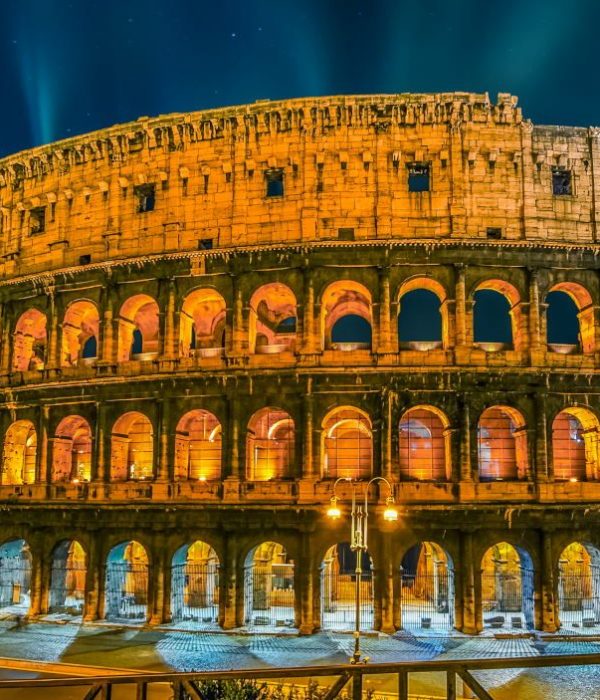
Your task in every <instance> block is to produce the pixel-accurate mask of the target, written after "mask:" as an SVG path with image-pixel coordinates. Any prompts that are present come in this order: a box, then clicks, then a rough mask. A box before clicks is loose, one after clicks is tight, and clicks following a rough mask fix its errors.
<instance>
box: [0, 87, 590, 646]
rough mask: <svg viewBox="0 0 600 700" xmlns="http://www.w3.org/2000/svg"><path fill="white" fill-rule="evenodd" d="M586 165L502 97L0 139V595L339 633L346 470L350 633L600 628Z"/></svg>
mask: <svg viewBox="0 0 600 700" xmlns="http://www.w3.org/2000/svg"><path fill="white" fill-rule="evenodd" d="M599 179H600V130H597V129H594V128H574V127H562V126H534V125H532V124H531V122H530V121H528V120H526V119H524V118H523V116H522V114H521V110H520V109H519V108H518V107H517V100H516V98H514V97H512V96H510V95H507V94H500V95H499V96H498V99H497V102H496V103H495V104H494V103H493V102H491V101H490V99H489V97H488V96H487V95H486V94H468V93H450V94H437V95H407V94H401V95H372V96H352V97H331V98H314V99H297V100H289V101H284V102H268V101H260V102H257V103H255V104H252V105H245V106H241V107H231V108H226V109H219V110H213V111H206V112H198V113H189V114H171V115H167V116H161V117H157V118H147V117H143V118H140V119H138V120H137V121H135V122H133V123H129V124H124V125H117V126H114V127H111V128H107V129H104V130H102V131H98V132H94V133H91V134H88V135H85V136H80V137H75V138H71V139H68V140H65V141H61V142H58V143H54V144H50V145H47V146H42V147H39V148H35V149H32V150H29V151H25V152H22V153H18V154H16V155H12V156H9V157H6V158H4V159H2V160H0V234H1V235H0V319H1V320H0V392H1V405H0V435H1V439H2V442H3V445H2V463H1V468H0V501H1V504H0V542H1V546H0V613H2V614H3V615H19V616H26V617H27V618H30V619H35V618H39V617H46V618H47V617H48V616H50V619H56V618H60V619H63V618H64V619H69V620H74V621H77V620H82V621H85V622H93V621H97V620H98V621H100V620H106V621H109V622H114V623H117V624H121V623H128V624H139V625H166V624H170V625H175V626H178V627H180V628H185V629H200V630H211V629H218V628H223V629H239V628H245V629H248V630H255V631H256V630H271V629H272V630H275V631H277V630H280V631H282V630H295V631H297V632H298V633H299V634H311V633H313V632H315V631H317V630H321V629H323V630H344V629H350V628H351V627H352V625H353V615H354V609H353V595H354V593H353V590H354V588H353V587H354V586H355V584H356V577H355V573H354V567H355V564H356V558H357V556H358V555H357V554H356V552H355V551H354V550H353V549H352V548H351V547H350V546H349V544H348V540H349V535H350V526H349V512H348V511H349V505H350V499H351V494H352V492H353V490H355V491H356V493H357V494H358V497H359V498H363V497H364V498H365V499H366V500H368V503H369V504H370V506H369V507H370V515H369V518H370V522H369V528H370V530H369V543H368V545H369V547H368V552H366V551H365V552H364V553H361V562H362V568H363V573H362V575H361V577H360V581H359V583H360V588H361V592H362V609H361V616H362V625H363V627H364V628H370V629H373V630H379V631H381V632H384V633H391V632H394V631H395V630H398V629H406V630H408V631H412V632H413V633H418V632H419V631H420V630H437V631H444V630H446V631H449V630H451V629H457V630H460V631H462V632H465V633H469V634H477V633H480V632H482V631H484V630H490V633H491V632H492V631H493V630H505V631H507V630H509V631H510V630H526V629H530V630H543V631H546V632H553V631H556V630H558V629H562V630H563V631H564V630H566V631H569V632H571V633H574V632H577V631H578V632H579V633H594V632H598V630H599V628H600V528H599V525H600V447H599V435H600V422H599V419H600V381H599V374H598V369H599V367H600V312H599V309H600V278H599V269H600V262H599V261H598V257H597V254H598V252H599V251H600V246H599V244H598V235H599V234H598V222H600V181H599ZM378 477H384V479H385V480H383V479H381V478H378ZM373 479H374V481H372V480H373ZM339 480H341V481H339ZM334 488H335V492H334ZM332 498H333V499H334V501H333V502H334V503H337V506H338V507H339V508H340V510H341V517H339V518H337V519H335V520H332V519H331V518H328V517H327V511H328V507H329V505H330V503H331V502H332ZM335 499H337V501H336V500H335ZM391 500H393V501H394V504H395V507H396V508H397V512H398V519H397V521H396V522H388V521H387V520H386V519H385V518H384V510H385V508H386V504H388V503H389V502H390V501H391Z"/></svg>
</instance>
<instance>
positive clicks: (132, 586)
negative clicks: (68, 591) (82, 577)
mask: <svg viewBox="0 0 600 700" xmlns="http://www.w3.org/2000/svg"><path fill="white" fill-rule="evenodd" d="M147 607H148V555H147V554H146V550H145V549H144V547H143V546H142V545H141V544H140V543H139V542H136V541H135V540H132V541H129V542H122V543H121V544H118V545H116V546H115V547H113V548H112V549H111V550H110V552H109V554H108V557H107V558H106V579H105V618H106V619H107V620H110V621H121V622H122V621H137V622H143V621H144V620H145V619H146V617H147Z"/></svg>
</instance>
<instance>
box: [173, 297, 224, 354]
mask: <svg viewBox="0 0 600 700" xmlns="http://www.w3.org/2000/svg"><path fill="white" fill-rule="evenodd" d="M226 310H227V304H226V303H225V299H223V297H222V296H221V294H219V292H217V290H216V289H213V288H211V287H202V288H200V289H194V290H193V291H192V292H190V293H189V294H188V295H187V296H186V297H185V299H184V301H183V306H182V308H181V314H180V321H179V355H180V357H189V356H191V355H195V356H198V357H218V356H220V355H222V354H223V348H224V347H225V315H226Z"/></svg>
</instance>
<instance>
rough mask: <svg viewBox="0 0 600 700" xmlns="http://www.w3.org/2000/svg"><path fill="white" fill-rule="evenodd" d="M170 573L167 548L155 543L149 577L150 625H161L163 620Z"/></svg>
mask: <svg viewBox="0 0 600 700" xmlns="http://www.w3.org/2000/svg"><path fill="white" fill-rule="evenodd" d="M167 571H168V557H167V551H166V549H165V547H161V545H160V543H158V542H155V543H154V544H153V547H152V563H151V565H150V572H149V573H150V576H149V577H148V610H147V615H148V624H149V625H160V624H161V623H162V622H163V621H164V620H163V612H164V603H165V577H166V575H167Z"/></svg>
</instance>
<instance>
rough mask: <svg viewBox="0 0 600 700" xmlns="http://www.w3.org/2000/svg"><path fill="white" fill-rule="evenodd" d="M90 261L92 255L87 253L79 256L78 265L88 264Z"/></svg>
mask: <svg viewBox="0 0 600 700" xmlns="http://www.w3.org/2000/svg"><path fill="white" fill-rule="evenodd" d="M91 262H92V256H91V255H90V254H89V253H86V254H85V255H80V256H79V264H80V265H89V264H90V263H91Z"/></svg>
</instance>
